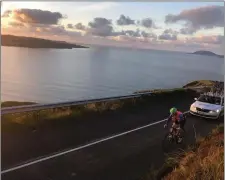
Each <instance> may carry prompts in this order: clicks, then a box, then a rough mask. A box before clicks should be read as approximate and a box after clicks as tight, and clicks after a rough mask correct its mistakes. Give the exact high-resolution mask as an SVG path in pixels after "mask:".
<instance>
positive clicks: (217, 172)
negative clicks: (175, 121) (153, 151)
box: [144, 124, 224, 180]
mask: <svg viewBox="0 0 225 180" xmlns="http://www.w3.org/2000/svg"><path fill="white" fill-rule="evenodd" d="M144 179H145V180H154V179H157V180H158V179H160V180H178V179H187V180H198V179H199V180H202V179H204V180H214V179H215V180H223V179H224V125H223V124H220V125H218V126H217V127H216V128H215V129H213V130H212V132H211V133H209V135H208V136H206V137H198V138H197V140H196V143H195V144H194V145H192V146H189V147H188V148H187V150H183V151H180V152H176V153H174V154H173V155H170V156H169V157H168V158H167V159H166V162H165V164H164V165H163V166H162V168H161V169H160V170H158V171H155V170H152V169H150V171H149V173H148V174H147V176H146V177H145V178H144Z"/></svg>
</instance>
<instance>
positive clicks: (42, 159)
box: [1, 111, 188, 174]
mask: <svg viewBox="0 0 225 180" xmlns="http://www.w3.org/2000/svg"><path fill="white" fill-rule="evenodd" d="M186 113H188V111H186V112H184V114H186ZM166 120H167V119H163V120H160V121H157V122H154V123H150V124H147V125H145V126H141V127H138V128H135V129H132V130H129V131H126V132H123V133H120V134H116V135H113V136H110V137H107V138H104V139H101V140H97V141H94V142H92V143H89V144H86V145H83V146H79V147H76V148H73V149H70V150H67V151H63V152H60V153H56V154H54V155H50V156H47V157H43V158H40V159H37V160H34V161H31V162H27V163H24V164H22V165H18V166H15V167H12V168H9V169H6V170H3V171H1V174H5V173H8V172H12V171H15V170H18V169H22V168H24V167H27V166H30V165H33V164H37V163H40V162H43V161H46V160H49V159H53V158H56V157H59V156H62V155H65V154H68V153H71V152H74V151H78V150H81V149H84V148H87V147H91V146H93V145H95V144H99V143H102V142H105V141H108V140H110V139H114V138H117V137H120V136H124V135H127V134H129V133H132V132H135V131H138V130H141V129H144V128H147V127H150V126H154V125H156V124H160V123H162V122H164V121H166Z"/></svg>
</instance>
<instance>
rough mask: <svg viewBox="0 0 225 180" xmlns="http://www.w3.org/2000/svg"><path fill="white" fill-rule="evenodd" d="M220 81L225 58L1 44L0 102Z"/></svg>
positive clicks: (117, 93)
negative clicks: (36, 47) (20, 46)
mask: <svg viewBox="0 0 225 180" xmlns="http://www.w3.org/2000/svg"><path fill="white" fill-rule="evenodd" d="M203 79H207V80H223V79H224V59H223V58H218V57H211V56H204V55H196V54H189V53H185V52H172V51H159V50H140V49H131V48H130V49H129V48H118V47H115V48H114V47H91V48H84V49H83V48H82V49H31V48H19V47H5V46H2V47H1V101H2V102H3V101H29V102H37V103H53V102H62V101H73V100H74V101H75V100H86V99H94V98H103V97H112V96H120V95H129V94H132V93H134V92H136V91H140V90H149V89H162V88H163V89H165V88H176V87H182V86H183V85H185V84H187V83H189V82H191V81H194V80H203Z"/></svg>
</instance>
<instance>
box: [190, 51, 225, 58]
mask: <svg viewBox="0 0 225 180" xmlns="http://www.w3.org/2000/svg"><path fill="white" fill-rule="evenodd" d="M191 54H199V55H206V56H217V57H220V58H224V56H223V55H218V54H215V53H213V52H210V51H196V52H194V53H191Z"/></svg>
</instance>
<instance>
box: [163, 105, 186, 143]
mask: <svg viewBox="0 0 225 180" xmlns="http://www.w3.org/2000/svg"><path fill="white" fill-rule="evenodd" d="M171 120H172V122H173V125H172V126H176V127H177V128H178V129H179V127H180V128H181V129H182V130H183V131H184V132H185V130H184V125H185V122H186V118H185V116H184V114H183V113H182V112H180V111H177V109H176V108H175V107H173V108H171V109H170V116H169V118H168V119H167V122H166V124H165V125H164V128H166V127H167V126H168V124H169V122H170V121H171ZM171 130H172V129H171ZM179 133H180V132H179V131H178V132H177V135H178V134H179ZM181 141H182V138H180V137H179V138H178V142H179V143H180V142H181Z"/></svg>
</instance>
